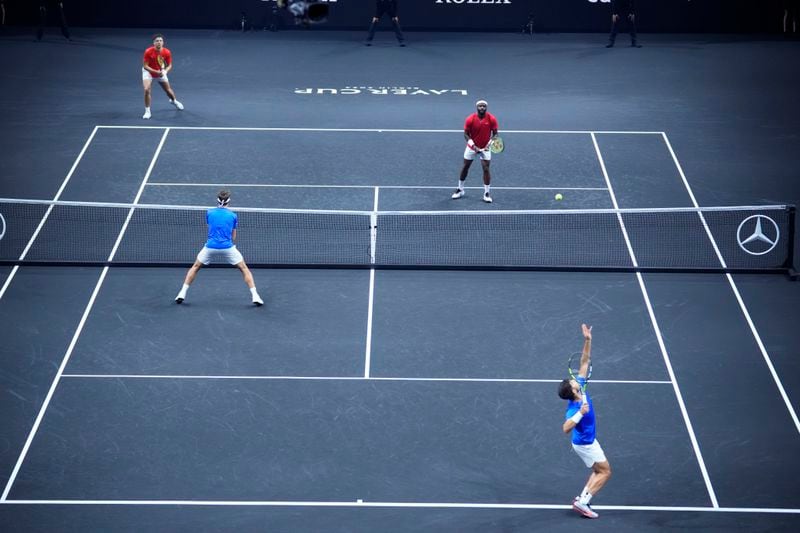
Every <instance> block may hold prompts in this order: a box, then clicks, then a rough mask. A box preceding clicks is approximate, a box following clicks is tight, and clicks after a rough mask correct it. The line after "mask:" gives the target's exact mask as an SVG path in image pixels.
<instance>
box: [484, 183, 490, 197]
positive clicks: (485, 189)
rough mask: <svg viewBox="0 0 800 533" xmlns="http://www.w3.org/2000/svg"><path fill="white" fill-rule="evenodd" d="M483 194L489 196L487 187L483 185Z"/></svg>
mask: <svg viewBox="0 0 800 533" xmlns="http://www.w3.org/2000/svg"><path fill="white" fill-rule="evenodd" d="M483 193H484V194H489V186H488V185H486V184H485V183H484V184H483Z"/></svg>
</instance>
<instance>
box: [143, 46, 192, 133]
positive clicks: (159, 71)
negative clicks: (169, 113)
mask: <svg viewBox="0 0 800 533" xmlns="http://www.w3.org/2000/svg"><path fill="white" fill-rule="evenodd" d="M170 70H172V53H170V51H169V50H168V49H167V48H166V47H165V46H164V36H163V35H161V34H160V33H158V34H156V35H153V46H151V47H150V48H148V49H147V50H145V51H144V60H143V62H142V85H143V86H144V115H142V118H144V119H148V118H150V100H151V98H152V92H151V90H150V87H151V86H152V85H153V80H156V81H157V82H158V83H159V85H161V88H162V89H164V92H165V93H167V96H169V101H170V103H171V104H172V105H174V106H175V107H177V108H178V109H183V104H182V103H180V102H179V101H178V99H177V98H175V91H173V90H172V87H170V85H169V78H167V73H169V71H170Z"/></svg>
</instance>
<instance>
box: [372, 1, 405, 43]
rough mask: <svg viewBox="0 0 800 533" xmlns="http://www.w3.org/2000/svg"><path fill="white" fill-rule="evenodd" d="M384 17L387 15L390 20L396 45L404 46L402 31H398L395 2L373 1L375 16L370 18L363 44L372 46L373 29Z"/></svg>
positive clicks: (398, 23)
mask: <svg viewBox="0 0 800 533" xmlns="http://www.w3.org/2000/svg"><path fill="white" fill-rule="evenodd" d="M384 15H389V18H390V19H391V20H392V27H393V28H394V35H395V37H397V42H398V44H400V46H405V45H406V40H405V37H403V30H402V29H400V17H398V16H397V0H375V16H374V17H372V23H371V24H370V25H369V31H368V32H367V40H366V41H365V42H364V44H365V45H367V46H372V39H373V38H374V37H375V28H376V27H377V26H378V22H380V20H381V17H383V16H384Z"/></svg>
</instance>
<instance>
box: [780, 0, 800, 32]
mask: <svg viewBox="0 0 800 533" xmlns="http://www.w3.org/2000/svg"><path fill="white" fill-rule="evenodd" d="M799 7H800V1H799V0H783V35H784V36H786V37H790V36H792V35H797V12H798V8H799Z"/></svg>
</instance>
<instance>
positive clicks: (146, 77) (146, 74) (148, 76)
mask: <svg viewBox="0 0 800 533" xmlns="http://www.w3.org/2000/svg"><path fill="white" fill-rule="evenodd" d="M145 80H155V81H157V82H158V83H169V78H167V75H166V74H164V75H163V76H161V77H160V78H156V77H155V76H153V75H152V74H150V71H149V70H147V69H146V68H144V67H142V81H145Z"/></svg>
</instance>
